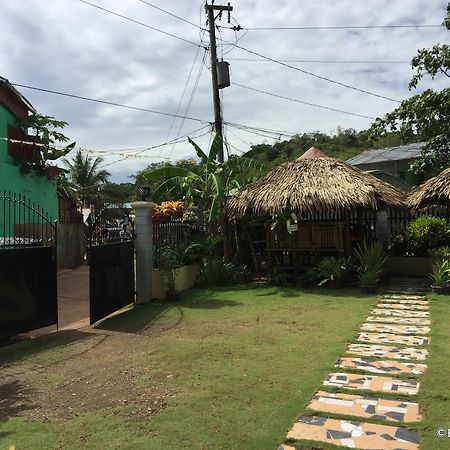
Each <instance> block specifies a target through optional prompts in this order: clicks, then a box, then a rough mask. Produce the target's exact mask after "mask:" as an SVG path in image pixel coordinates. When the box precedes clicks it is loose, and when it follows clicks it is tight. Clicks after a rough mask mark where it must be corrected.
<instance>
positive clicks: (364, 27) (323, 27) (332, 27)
mask: <svg viewBox="0 0 450 450" xmlns="http://www.w3.org/2000/svg"><path fill="white" fill-rule="evenodd" d="M440 27H442V25H441V24H439V25H434V24H431V25H428V24H419V25H413V24H411V25H409V24H406V25H342V26H341V25H318V26H303V27H241V26H240V25H239V26H238V28H237V29H236V27H222V28H228V29H230V30H234V31H240V30H249V31H271V30H279V31H283V30H287V31H289V30H309V31H313V30H370V29H386V28H440Z"/></svg>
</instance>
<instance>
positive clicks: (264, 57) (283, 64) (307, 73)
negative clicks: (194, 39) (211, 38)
mask: <svg viewBox="0 0 450 450" xmlns="http://www.w3.org/2000/svg"><path fill="white" fill-rule="evenodd" d="M224 42H226V41H224ZM234 46H235V47H236V48H239V49H240V50H244V51H245V52H247V53H251V54H252V55H256V56H259V57H260V58H263V59H266V60H267V61H272V62H274V63H276V64H279V65H281V66H284V67H288V68H289V69H293V70H296V71H298V72H301V73H304V74H305V75H310V76H312V77H314V78H318V79H319V80H323V81H327V82H329V83H333V84H336V85H338V86H342V87H345V88H347V89H352V90H354V91H357V92H361V93H363V94H368V95H371V96H373V97H378V98H382V99H384V100H389V101H391V102H395V103H401V102H400V101H399V100H395V99H393V98H390V97H386V96H384V95H380V94H376V93H374V92H371V91H367V90H365V89H360V88H357V87H355V86H352V85H350V84H345V83H342V82H341V81H336V80H333V79H331V78H328V77H323V76H321V75H317V74H315V73H313V72H309V71H308V70H304V69H300V68H299V67H295V66H291V65H290V64H287V63H284V62H282V61H280V60H277V59H273V58H270V57H269V56H264V55H262V54H261V53H258V52H255V51H253V50H250V49H248V48H245V47H242V46H240V45H237V44H234Z"/></svg>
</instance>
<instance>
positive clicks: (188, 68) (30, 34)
mask: <svg viewBox="0 0 450 450" xmlns="http://www.w3.org/2000/svg"><path fill="white" fill-rule="evenodd" d="M89 3H91V4H87V3H86V2H85V1H82V0H26V1H17V2H11V1H9V2H8V1H5V2H2V14H1V15H0V29H1V30H2V38H1V39H0V76H3V77H5V78H7V79H8V80H9V81H10V82H11V83H15V84H19V85H24V86H30V87H35V88H40V89H45V90H52V91H59V92H63V93H67V94H73V95H77V96H83V97H89V98H92V99H98V100H102V101H106V102H112V103H119V104H123V105H129V106H133V107H136V108H142V109H145V110H149V111H140V110H133V109H127V108H123V107H117V106H112V105H105V104H101V103H95V102H90V101H86V100H81V99H74V98H70V97H66V96H61V95H55V94H51V93H48V92H42V91H37V90H33V89H29V88H25V87H17V89H18V90H19V91H20V92H21V93H22V94H23V95H24V96H25V97H26V98H27V99H28V100H29V101H30V102H31V103H32V105H33V106H34V107H35V109H36V110H37V112H39V113H41V114H45V115H49V116H53V117H55V118H57V119H58V120H63V121H65V122H67V123H68V125H67V126H66V128H65V129H64V133H65V134H66V135H67V136H68V137H69V138H70V140H71V141H76V142H77V148H81V149H82V150H83V151H89V154H90V155H92V156H94V157H102V158H103V159H104V161H103V167H104V168H105V169H106V170H108V171H109V172H110V173H111V175H112V177H111V180H112V181H115V182H127V181H131V179H130V178H129V176H130V175H133V174H136V172H138V171H139V170H143V169H144V168H146V167H147V165H148V164H150V163H153V162H158V161H167V160H176V159H185V158H189V157H194V156H195V151H194V149H193V147H192V146H191V145H190V144H189V143H188V142H187V136H190V137H192V138H193V139H194V140H195V142H197V143H198V144H199V145H200V146H201V147H202V148H204V149H207V148H208V146H209V144H210V142H211V135H212V133H211V123H212V122H213V121H214V114H213V104H212V88H211V73H210V65H211V64H210V53H209V51H207V50H205V48H208V46H209V33H207V32H205V31H203V30H202V28H204V27H206V14H205V10H204V2H203V3H202V2H200V1H182V0H169V1H168V0H166V1H164V2H163V1H161V0H149V1H148V2H146V1H144V0H128V1H123V0H122V1H120V0H89ZM215 4H216V5H217V4H225V2H221V1H220V0H216V2H215ZM231 4H232V6H233V11H232V13H231V23H228V20H227V15H226V14H224V15H223V17H222V20H219V19H217V21H216V25H218V27H219V28H218V30H217V43H218V49H217V51H218V58H219V59H223V60H224V61H227V62H229V64H230V74H231V75H230V76H231V86H230V87H227V88H225V89H222V90H221V97H222V113H223V120H224V121H225V124H226V125H225V128H224V133H225V138H226V142H227V143H228V152H229V153H236V154H239V153H241V152H244V151H247V150H249V149H250V146H251V145H254V144H260V143H267V144H273V143H274V142H276V141H277V140H279V139H281V140H286V139H289V138H290V137H291V136H292V135H293V134H295V133H304V132H312V131H321V132H324V133H329V134H331V133H336V131H337V129H338V127H342V128H354V129H356V130H362V129H366V128H368V127H369V126H370V124H371V123H372V122H373V119H372V118H374V117H380V116H383V115H384V114H385V113H387V112H389V111H391V110H392V109H394V108H395V107H396V106H397V105H398V103H397V102H398V101H401V100H403V99H405V98H408V97H410V96H411V95H413V94H414V93H416V92H415V91H413V92H410V91H409V90H408V82H409V80H410V78H411V76H412V74H413V72H412V69H411V66H410V61H411V59H412V58H413V57H414V56H415V54H416V52H417V50H418V49H421V48H426V47H431V46H433V45H434V44H436V43H448V39H449V34H448V33H449V32H448V31H447V30H446V29H445V28H444V27H425V28H422V27H418V25H439V24H441V23H442V21H443V18H444V17H445V14H446V5H447V2H446V0H409V1H407V2H406V1H405V0H368V1H364V2H363V1H360V2H355V1H354V0H333V1H331V0H325V1H321V2H318V1H316V0H303V1H302V2H293V1H290V2H288V1H285V0H278V1H276V2H274V1H269V0H258V1H251V0H236V1H234V2H231ZM92 5H96V6H97V8H96V7H95V6H92ZM98 7H100V8H105V9H108V10H110V11H112V12H114V13H116V14H120V15H122V16H125V17H127V18H129V19H132V20H133V21H135V22H133V21H131V20H127V19H124V18H123V17H118V16H117V15H113V14H111V13H108V12H106V11H104V10H101V9H99V8H98ZM158 8H161V9H164V10H165V11H168V12H169V13H172V14H173V15H176V16H179V17H180V18H181V19H184V21H183V20H181V19H179V18H177V17H174V16H172V15H169V14H167V13H166V12H163V11H161V10H160V9H158ZM186 21H187V22H186ZM136 22H139V23H136ZM189 22H190V23H189ZM237 25H240V27H242V28H243V30H241V31H237V32H236V31H233V30H232V29H231V27H233V26H237ZM387 25H390V26H392V25H403V26H404V25H413V26H414V27H412V28H411V27H402V28H346V29H343V28H326V29H323V28H322V29H295V30H292V29H291V30H286V29H284V30H280V29H273V28H280V27H284V28H288V27H290V28H302V27H303V28H304V27H361V26H371V27H373V26H387ZM155 28H156V29H158V30H160V31H157V30H155ZM255 28H265V29H255ZM267 28H271V29H267ZM161 31H162V32H161ZM163 32H164V33H168V34H164V33H163ZM169 34H170V35H169ZM244 49H245V50H244ZM256 54H259V55H262V56H263V57H266V58H269V59H272V60H276V61H281V62H283V63H284V64H285V65H283V64H279V63H276V62H273V61H268V60H267V59H264V58H262V57H261V56H258V55H256ZM286 65H288V66H291V67H287V66H286ZM305 72H309V73H305ZM311 74H312V75H311ZM324 78H326V80H325V79H324ZM445 83H447V84H448V79H447V80H445V79H436V80H434V81H433V80H425V81H424V82H423V83H421V85H420V89H419V92H420V90H422V89H425V88H427V87H433V88H435V89H439V88H443V87H445V86H446V84H445ZM343 84H344V85H346V86H343ZM242 86H246V87H245V88H244V87H242ZM249 88H251V89H253V90H251V89H249ZM353 88H356V89H359V90H356V89H353ZM254 89H256V90H259V91H265V92H268V93H271V94H275V95H278V96H282V97H289V98H293V99H296V100H298V101H297V102H295V101H290V100H286V99H282V98H279V97H274V96H273V95H267V94H264V93H261V92H256V91H255V90H254ZM361 91H366V92H361ZM299 101H300V102H306V103H313V104H315V105H319V106H323V107H327V108H332V109H337V110H341V111H345V112H347V113H352V114H356V115H350V114H346V113H344V112H339V111H332V110H327V109H323V108H320V107H317V106H312V105H307V104H305V103H300V102H299ZM150 111H157V112H160V113H164V114H156V113H154V112H150ZM171 115H178V116H185V117H186V119H182V118H181V117H179V118H174V117H172V116H171ZM360 116H366V117H360ZM193 119H195V120H193ZM171 141H175V142H177V143H170V142H171ZM167 143H168V144H167ZM161 144H167V145H162V146H161ZM152 147H154V148H152ZM304 150H307V149H304ZM138 152H139V153H138ZM71 156H72V154H69V155H68V157H69V158H70V157H71Z"/></svg>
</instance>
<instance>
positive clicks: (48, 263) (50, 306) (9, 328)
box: [0, 192, 58, 339]
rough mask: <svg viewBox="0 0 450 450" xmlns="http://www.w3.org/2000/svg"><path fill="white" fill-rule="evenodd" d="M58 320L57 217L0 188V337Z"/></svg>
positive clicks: (3, 337)
mask: <svg viewBox="0 0 450 450" xmlns="http://www.w3.org/2000/svg"><path fill="white" fill-rule="evenodd" d="M57 323H58V300H57V282H56V222H54V221H53V220H52V218H50V217H49V215H48V213H47V212H46V211H44V210H43V209H42V208H41V207H40V206H39V205H38V204H36V203H35V202H33V201H31V200H30V199H27V198H26V197H24V196H23V195H20V194H15V193H12V192H0V339H5V338H8V337H11V336H14V335H16V334H18V333H23V332H26V331H30V330H33V329H36V328H41V327H44V326H48V325H54V324H57Z"/></svg>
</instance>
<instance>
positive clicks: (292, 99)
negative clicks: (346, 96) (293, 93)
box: [233, 82, 376, 120]
mask: <svg viewBox="0 0 450 450" xmlns="http://www.w3.org/2000/svg"><path fill="white" fill-rule="evenodd" d="M233 86H238V87H240V88H243V89H247V90H249V91H253V92H258V93H260V94H265V95H270V96H272V97H276V98H280V99H282V100H288V101H291V102H296V103H301V104H302V105H307V106H313V107H315V108H321V109H326V110H328V111H334V112H339V113H341V114H347V115H349V116H355V117H363V118H364V119H370V120H375V119H376V117H372V116H365V115H363V114H358V113H352V112H350V111H344V110H343V109H337V108H332V107H330V106H324V105H318V104H317V103H311V102H307V101H305V100H299V99H296V98H292V97H285V96H284V95H279V94H275V93H273V92H267V91H263V90H261V89H256V88H253V87H250V86H244V85H243V84H239V83H236V82H233Z"/></svg>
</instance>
